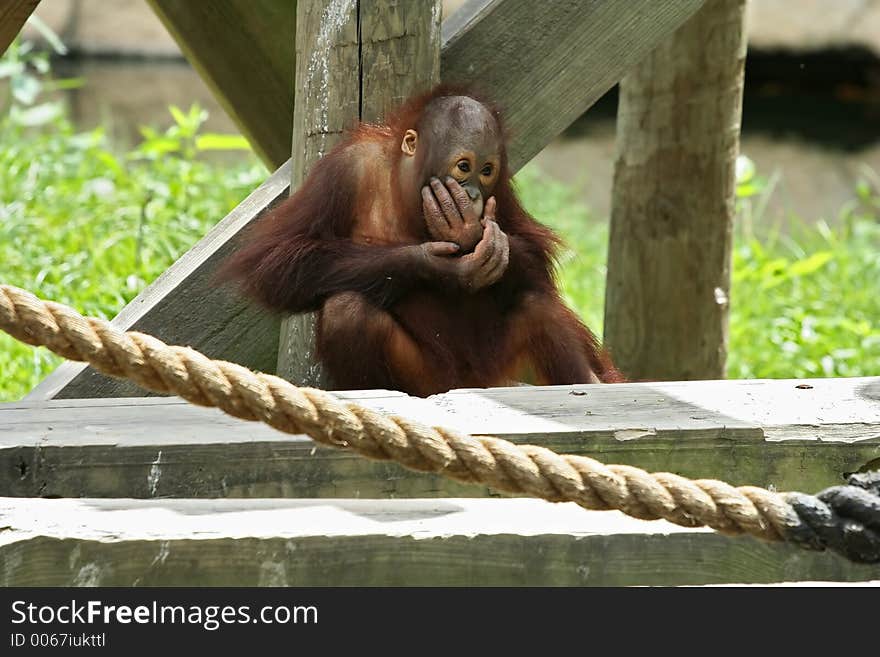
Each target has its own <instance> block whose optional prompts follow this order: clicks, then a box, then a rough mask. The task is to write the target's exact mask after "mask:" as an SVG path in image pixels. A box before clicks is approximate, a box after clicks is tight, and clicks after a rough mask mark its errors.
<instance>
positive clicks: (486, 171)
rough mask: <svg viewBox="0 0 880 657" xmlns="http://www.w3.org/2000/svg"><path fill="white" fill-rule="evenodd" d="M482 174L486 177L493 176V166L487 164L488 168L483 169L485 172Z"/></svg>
mask: <svg viewBox="0 0 880 657" xmlns="http://www.w3.org/2000/svg"><path fill="white" fill-rule="evenodd" d="M480 173H482V174H483V175H484V176H486V177H489V176H491V175H492V165H491V164H487V165H486V166H484V167H483V170H482V171H481V172H480Z"/></svg>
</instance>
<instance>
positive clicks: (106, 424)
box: [0, 377, 880, 498]
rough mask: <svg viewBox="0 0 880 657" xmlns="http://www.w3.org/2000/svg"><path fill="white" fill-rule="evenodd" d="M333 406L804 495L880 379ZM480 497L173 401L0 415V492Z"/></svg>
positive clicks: (870, 441) (823, 482)
mask: <svg viewBox="0 0 880 657" xmlns="http://www.w3.org/2000/svg"><path fill="white" fill-rule="evenodd" d="M804 385H808V386H811V387H810V388H798V387H796V386H804ZM337 395H338V396H339V397H340V398H342V399H351V400H354V401H357V402H359V403H361V404H363V405H365V406H368V407H370V408H373V409H375V410H377V411H381V412H386V413H394V414H398V415H401V416H403V417H409V418H413V419H416V420H418V421H420V422H422V423H425V424H428V425H434V426H447V427H451V428H454V429H458V430H461V431H464V432H468V433H473V434H483V435H496V436H500V437H503V438H507V439H509V440H513V441H515V442H519V443H532V444H537V445H542V446H544V447H548V448H550V449H553V450H555V451H557V452H560V453H574V454H584V455H587V456H591V457H593V458H597V459H599V460H600V461H602V462H605V463H624V464H629V465H635V466H638V467H641V468H644V469H646V470H649V471H671V472H676V473H679V474H682V475H684V476H688V477H692V478H717V479H722V480H725V481H728V482H729V483H731V484H735V485H746V484H749V485H757V486H763V487H768V486H773V487H775V488H776V489H777V490H800V491H804V492H816V491H818V490H821V489H822V488H825V487H827V486H831V485H834V484H839V483H841V482H842V481H843V474H844V473H847V472H854V471H857V470H859V469H862V468H865V467H866V466H868V465H870V466H871V467H873V468H878V467H880V460H878V454H880V377H875V378H863V379H814V380H791V381H711V382H685V383H650V384H649V383H632V384H620V385H609V386H553V387H517V388H493V389H488V390H459V391H453V392H450V393H446V394H443V395H437V396H434V397H430V398H428V399H419V398H414V397H408V396H406V395H404V394H402V393H398V392H388V391H382V390H373V391H360V392H347V393H337ZM490 494H492V493H491V492H490V491H489V490H487V489H486V488H484V487H480V486H473V485H465V484H460V483H456V482H454V481H452V480H449V479H446V478H444V477H441V476H437V475H428V474H421V473H416V472H412V471H409V470H406V469H404V468H402V467H400V466H398V465H396V464H394V463H390V462H384V461H370V460H366V459H364V458H361V457H360V456H358V455H356V454H353V453H352V452H348V451H344V450H336V449H330V448H325V447H320V446H316V445H315V444H314V443H313V442H312V440H310V439H309V438H307V437H305V436H291V435H287V434H282V433H279V432H277V431H275V430H274V429H271V428H269V427H267V426H265V425H262V424H259V423H254V422H242V421H240V420H237V419H235V418H232V417H229V416H227V415H223V414H222V413H220V412H219V411H217V410H213V409H205V408H200V407H196V406H192V405H189V404H186V403H185V402H183V401H182V400H180V399H176V398H152V399H105V400H55V401H51V402H48V403H46V402H43V403H33V402H17V403H12V404H5V405H0V496H24V497H39V496H62V497H135V498H146V497H169V496H171V497H438V496H440V497H451V496H454V497H481V496H487V495H490Z"/></svg>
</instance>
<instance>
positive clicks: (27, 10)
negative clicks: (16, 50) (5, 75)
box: [0, 0, 40, 55]
mask: <svg viewBox="0 0 880 657" xmlns="http://www.w3.org/2000/svg"><path fill="white" fill-rule="evenodd" d="M38 4H40V0H4V2H3V3H2V5H0V55H2V54H3V53H4V52H6V49H7V48H8V47H9V44H10V43H12V41H13V39H15V37H17V36H18V33H19V32H21V28H22V27H23V26H24V24H25V22H26V21H27V19H28V17H29V16H30V15H31V14H32V13H34V9H36V8H37V5H38Z"/></svg>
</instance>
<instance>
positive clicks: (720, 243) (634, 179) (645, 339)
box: [605, 0, 746, 381]
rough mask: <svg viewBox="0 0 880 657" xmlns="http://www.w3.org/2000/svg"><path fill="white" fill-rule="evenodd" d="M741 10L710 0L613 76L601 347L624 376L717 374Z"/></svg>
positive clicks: (723, 331)
mask: <svg viewBox="0 0 880 657" xmlns="http://www.w3.org/2000/svg"><path fill="white" fill-rule="evenodd" d="M745 13H746V0H736V1H734V0H709V2H707V3H706V4H705V5H704V6H703V8H702V9H700V11H698V12H697V13H696V14H694V16H693V17H691V19H690V20H689V21H688V22H687V23H685V25H684V26H682V27H681V29H679V30H678V31H676V32H675V34H674V35H673V37H672V38H671V39H669V40H667V41H666V42H665V43H664V44H662V45H661V46H660V47H659V48H657V49H655V50H654V51H653V52H652V53H651V55H650V56H649V57H647V58H646V59H645V60H644V61H642V62H641V63H640V64H639V65H638V66H636V67H635V68H634V69H633V70H632V72H631V73H630V74H629V75H627V76H626V77H625V78H624V79H623V81H622V82H621V84H620V104H619V109H618V113H617V156H616V164H615V167H614V190H613V193H612V211H611V234H610V240H609V246H608V281H607V292H606V295H605V345H606V346H607V347H608V349H609V350H610V351H611V353H612V354H613V356H614V362H615V364H616V365H617V366H618V367H619V368H620V370H621V371H622V372H623V373H624V374H625V375H626V376H627V377H630V378H632V379H636V380H650V381H657V380H673V381H674V380H681V379H695V380H699V379H719V378H723V377H724V374H725V366H726V362H727V334H728V329H727V325H728V316H729V314H730V302H729V298H730V260H731V255H730V254H731V249H732V248H733V219H734V213H735V203H736V157H737V154H738V153H739V129H740V117H741V112H742V95H743V77H744V76H743V69H744V66H745V60H746V29H745ZM707 34H711V35H712V38H711V39H707V38H706V35H707ZM695 180H699V181H700V184H697V185H695V184H694V181H695ZM660 253H662V254H663V257H657V254H660Z"/></svg>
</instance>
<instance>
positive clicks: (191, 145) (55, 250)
mask: <svg viewBox="0 0 880 657" xmlns="http://www.w3.org/2000/svg"><path fill="white" fill-rule="evenodd" d="M39 108H40V106H37V107H35V108H30V109H25V110H22V108H21V107H18V109H17V112H18V113H17V114H16V112H15V111H9V112H7V113H6V114H5V115H3V116H0V282H3V283H9V284H12V285H17V286H20V287H23V288H26V289H28V290H31V291H33V292H35V293H37V294H38V295H40V296H41V297H43V298H46V299H53V300H56V301H60V302H62V303H67V304H70V305H72V306H74V307H75V308H77V309H78V310H80V311H81V312H83V313H85V314H90V315H97V316H100V317H108V318H109V317H112V316H113V315H115V314H116V313H117V312H118V311H119V309H120V308H122V306H123V305H125V304H126V303H127V302H128V301H130V300H131V299H132V298H133V297H134V296H135V295H137V293H138V292H140V291H141V290H142V289H143V288H144V286H145V285H146V284H147V283H149V282H151V281H152V280H154V279H155V277H156V276H158V275H159V274H160V273H161V272H162V271H164V270H165V268H166V267H168V266H169V265H170V264H171V263H172V262H173V261H174V260H175V259H176V258H177V257H179V256H180V255H181V254H182V253H183V252H184V251H185V250H186V249H187V248H189V247H190V246H191V245H192V244H194V243H195V242H196V241H197V240H198V239H199V238H200V237H201V236H203V235H204V234H205V233H206V232H207V230H208V229H209V228H210V227H211V226H212V225H213V224H214V223H216V222H217V221H218V220H219V219H221V218H222V217H223V216H224V215H225V214H226V213H227V212H228V211H229V210H230V209H231V208H232V207H234V206H235V205H236V204H237V203H238V202H239V201H240V200H241V199H242V198H244V197H245V196H246V195H247V194H248V193H249V192H250V191H251V190H252V189H253V188H254V187H256V186H257V185H258V184H259V182H261V180H262V179H263V178H264V176H265V174H266V172H265V170H264V168H263V167H262V166H261V165H259V164H258V163H257V162H256V161H255V159H253V157H251V158H250V159H249V160H248V161H246V162H245V163H242V164H237V165H228V164H227V165H221V164H216V163H211V162H208V161H205V160H204V159H203V158H202V157H200V154H201V152H202V151H205V150H212V149H227V148H240V147H241V140H240V138H236V137H230V136H225V135H204V134H200V133H199V126H200V124H201V122H202V120H203V119H204V115H203V113H202V112H201V111H200V110H198V109H197V108H195V109H193V110H191V111H190V112H189V113H184V112H180V111H179V110H177V109H176V108H175V109H174V110H173V112H172V113H173V118H174V124H173V125H172V127H171V128H169V129H168V130H166V131H164V132H158V131H156V130H149V129H147V130H145V131H144V142H143V143H142V144H141V145H140V146H139V147H138V148H136V149H134V150H133V151H131V152H128V153H118V152H116V151H115V150H114V149H113V148H112V145H111V144H109V143H108V142H107V139H106V138H105V136H104V134H103V132H102V131H101V130H95V131H91V132H85V133H80V132H76V131H75V130H74V129H73V127H72V126H71V125H70V124H69V123H68V122H67V120H66V119H65V117H64V112H63V109H61V110H59V109H58V107H54V106H53V108H52V111H48V110H40V111H36V110H39ZM13 109H15V106H13ZM28 112H29V113H28ZM35 117H36V119H35ZM37 119H39V120H37ZM28 123H39V124H40V125H39V126H37V127H28V125H27V124H28ZM517 185H518V188H519V191H520V194H521V197H522V199H523V201H524V203H525V205H526V207H528V208H529V209H530V210H531V212H532V213H533V214H534V215H535V216H536V217H538V218H539V219H540V220H542V221H544V222H545V223H547V224H549V225H551V226H552V227H553V228H555V229H556V230H557V231H558V232H559V233H560V234H561V235H562V236H563V238H564V239H565V240H566V243H567V245H568V248H567V249H566V250H565V251H564V253H563V255H562V258H561V268H560V276H559V280H560V285H561V288H562V291H563V294H564V296H565V298H566V300H567V302H568V303H569V304H570V305H571V306H572V307H573V308H575V309H576V310H577V311H578V312H579V313H580V314H581V315H582V317H583V318H584V319H585V321H586V322H587V323H588V324H589V325H590V326H591V327H593V328H594V330H596V331H597V333H599V334H601V327H602V315H603V297H604V280H605V257H606V253H605V250H606V244H607V237H608V235H607V228H606V226H605V225H604V223H602V222H597V221H595V220H593V219H592V218H591V217H590V215H589V212H588V210H587V209H586V208H585V207H584V206H583V205H582V204H580V203H578V202H577V201H576V200H574V196H575V195H574V190H572V189H570V188H567V187H565V186H564V185H561V184H555V183H553V182H548V181H547V180H546V179H544V178H541V177H540V176H539V174H538V172H537V171H536V170H535V169H534V168H533V167H531V166H530V167H526V169H525V170H524V171H523V172H522V173H521V174H520V175H519V176H517ZM757 191H758V190H757V188H756V185H755V181H754V180H751V179H749V180H748V181H747V182H746V184H745V185H744V186H743V187H742V194H741V195H742V197H743V198H742V200H741V203H742V208H743V211H744V216H751V214H750V212H749V211H750V210H751V206H750V205H749V204H750V203H751V196H750V195H752V194H755V193H757ZM852 208H855V210H853V209H852ZM749 223H751V221H750V222H749ZM748 232H749V231H747V230H746V229H744V228H742V227H738V230H737V239H736V245H735V251H734V260H733V292H732V312H731V328H730V357H729V362H728V374H729V376H731V377H733V378H747V377H772V378H779V377H801V376H857V375H877V374H880V323H878V321H880V320H878V318H880V294H878V293H880V201H878V200H877V197H876V195H874V194H872V193H871V190H870V188H868V187H864V186H863V187H860V188H859V189H858V190H854V203H853V204H851V209H850V210H848V211H847V212H846V213H845V215H844V216H843V217H842V219H841V220H840V221H838V222H835V225H834V227H833V228H832V227H829V226H828V225H827V224H825V223H818V224H813V225H806V224H804V225H802V226H800V228H797V229H795V230H793V231H790V232H789V234H786V235H770V236H765V237H763V238H761V239H756V238H754V237H752V236H750V235H749V234H748ZM59 360H60V359H58V358H56V357H54V356H52V355H51V354H49V353H48V352H47V351H46V350H45V349H32V348H30V347H27V346H25V345H22V344H20V343H18V342H16V341H14V340H12V339H11V338H10V337H8V336H7V335H5V334H0V400H3V399H5V400H14V399H18V398H20V397H21V396H22V395H24V394H26V393H27V392H28V390H30V388H31V387H32V386H33V385H35V384H36V383H37V382H38V381H39V380H40V379H42V378H43V377H44V376H45V375H46V374H47V373H49V372H50V371H51V370H52V369H53V368H54V367H55V366H56V364H57V363H58V362H59Z"/></svg>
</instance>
